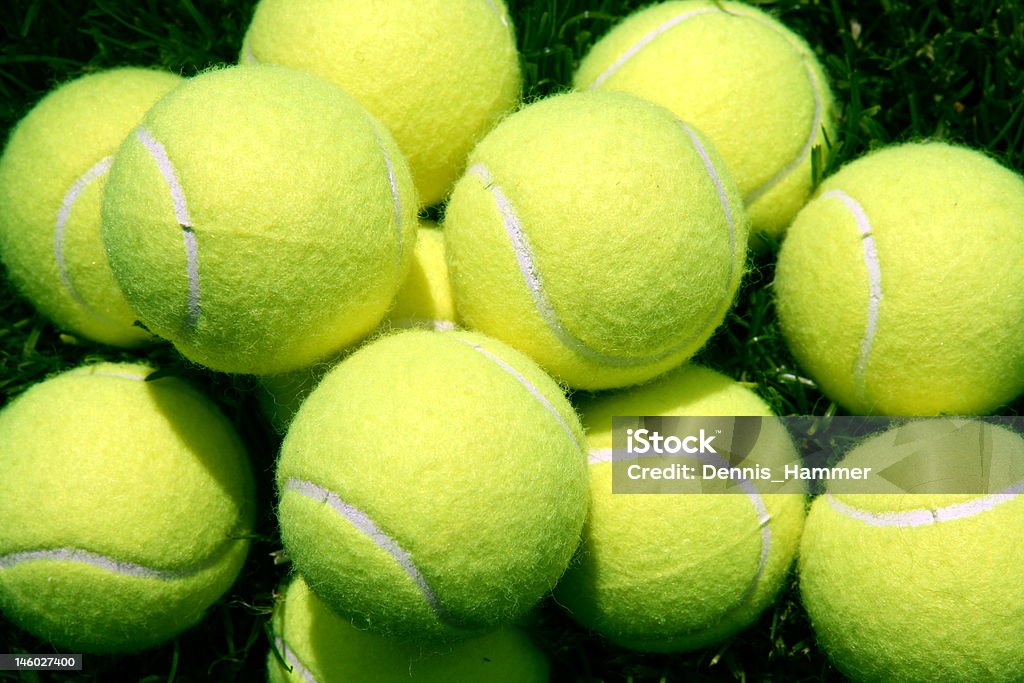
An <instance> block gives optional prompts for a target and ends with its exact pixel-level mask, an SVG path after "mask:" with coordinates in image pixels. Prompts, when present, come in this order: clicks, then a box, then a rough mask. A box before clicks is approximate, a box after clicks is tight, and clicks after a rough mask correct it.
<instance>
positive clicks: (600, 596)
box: [555, 365, 805, 652]
mask: <svg viewBox="0 0 1024 683" xmlns="http://www.w3.org/2000/svg"><path fill="white" fill-rule="evenodd" d="M580 410H581V413H582V419H583V422H584V425H585V426H586V428H587V434H588V447H589V448H590V449H591V451H590V452H591V465H590V473H591V493H590V510H589V515H588V518H587V523H586V526H585V527H584V533H583V542H582V544H581V545H580V549H579V551H578V553H577V556H576V559H575V560H574V562H573V564H572V565H570V567H569V569H568V570H567V571H566V573H565V576H563V578H562V580H561V581H560V582H559V584H558V586H557V588H556V589H555V597H556V599H557V601H558V603H559V604H560V605H562V606H563V607H564V608H565V609H566V610H567V611H568V612H569V614H570V615H572V617H573V618H574V619H576V620H577V621H579V622H580V623H581V624H583V625H584V626H586V627H588V628H591V629H593V630H595V631H597V632H598V633H600V634H602V635H604V636H606V637H607V638H609V639H611V640H613V641H615V642H616V643H618V644H620V645H622V646H624V647H629V648H634V649H638V650H650V651H657V652H674V651H683V650H692V649H696V648H699V647H706V646H708V645H711V644H713V643H716V642H719V641H721V640H724V639H725V638H727V637H729V636H731V635H733V634H735V633H736V632H738V631H740V630H742V629H743V628H745V627H746V626H749V625H750V624H751V623H753V622H754V621H755V620H756V619H757V617H758V616H759V615H760V614H761V613H762V612H763V611H764V610H765V608H767V607H768V606H769V605H770V604H771V603H772V602H773V601H774V600H775V597H776V596H777V595H778V593H779V590H780V589H781V588H782V586H783V584H784V582H785V579H786V576H787V574H788V572H789V568H790V565H791V564H792V562H793V560H794V558H795V555H796V549H797V545H798V543H799V539H800V532H801V528H802V526H803V519H804V504H805V497H804V496H803V495H800V494H765V495H758V496H757V498H758V499H759V500H758V501H756V502H755V501H754V499H753V497H751V496H749V495H746V494H707V493H704V494H701V493H696V492H694V493H677V494H670V493H648V494H626V493H613V492H612V463H611V462H610V461H608V460H599V459H598V458H596V457H595V456H597V455H598V454H599V453H600V452H601V451H606V450H608V449H611V447H612V417H613V416H615V415H622V416H625V415H641V416H642V415H665V416H669V415H682V416H701V415H711V416H728V415H754V416H770V415H771V411H770V410H769V409H768V406H767V405H765V403H764V402H763V401H762V400H761V399H760V397H758V396H757V395H756V394H754V393H753V392H752V391H750V390H749V389H747V388H746V387H743V386H742V385H740V384H739V383H737V382H734V381H733V380H731V379H729V378H728V377H725V376H724V375H721V374H719V373H717V372H714V371H712V370H709V369H707V368H702V367H699V366H695V365H686V366H683V367H682V368H680V369H679V370H676V371H673V372H671V373H669V374H668V375H666V376H664V377H661V378H659V379H657V380H655V381H654V382H651V383H650V384H646V385H643V386H640V387H635V388H632V389H629V390H626V391H622V392H617V393H611V394H606V395H598V396H596V397H593V398H591V399H589V400H584V401H583V402H581V404H580ZM719 436H720V437H721V439H720V440H719V441H718V442H717V443H718V444H723V443H729V442H730V439H729V435H728V434H725V433H723V434H722V435H719ZM723 457H725V458H728V456H727V455H725V456H723ZM797 457H798V456H797V454H796V451H795V449H794V447H793V444H792V442H791V440H790V439H789V437H788V435H787V434H786V433H785V428H784V427H782V425H780V424H778V423H775V422H771V423H765V424H764V425H763V432H762V434H761V435H760V438H759V440H758V443H757V446H756V447H755V448H754V450H753V451H751V452H750V454H749V455H748V456H747V458H746V459H744V460H743V462H742V463H739V465H740V466H751V465H753V464H754V463H759V464H762V465H765V466H769V467H779V466H781V465H783V464H786V463H789V462H792V461H794V460H796V459H797ZM666 460H669V459H666ZM671 460H678V458H674V459H671ZM689 462H690V463H691V464H693V463H695V462H696V461H695V460H689ZM643 463H644V464H650V465H656V464H658V463H657V462H656V460H655V459H654V458H646V459H644V460H643ZM662 464H663V465H665V464H668V463H667V462H664V463H662ZM697 464H698V466H699V464H700V463H697ZM755 483H756V482H755ZM758 506H763V509H758ZM765 513H767V521H766V522H764V523H762V522H763V520H764V518H765ZM765 527H767V530H765Z"/></svg>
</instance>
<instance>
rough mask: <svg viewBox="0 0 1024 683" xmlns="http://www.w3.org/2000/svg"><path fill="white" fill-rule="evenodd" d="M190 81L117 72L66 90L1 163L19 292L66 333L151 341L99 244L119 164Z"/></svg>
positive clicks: (42, 105) (18, 133)
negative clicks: (142, 128) (156, 112)
mask: <svg viewBox="0 0 1024 683" xmlns="http://www.w3.org/2000/svg"><path fill="white" fill-rule="evenodd" d="M181 82H182V79H181V78H180V77H179V76H176V75H174V74H171V73H168V72H164V71H156V70H150V69H137V68H122V69H112V70H110V71H105V72H101V73H98V74H93V75H89V76H84V77H82V78H79V79H77V80H74V81H72V82H70V83H65V84H63V85H61V86H60V87H58V88H57V89H55V90H54V91H52V92H51V93H50V94H49V95H47V96H46V97H44V98H43V99H42V100H41V101H40V102H39V103H38V104H37V105H36V106H35V107H33V109H32V110H31V111H30V112H29V113H28V114H27V115H26V116H25V118H23V119H22V120H21V122H19V123H18V125H17V126H16V127H15V129H14V130H13V131H12V133H11V136H10V139H8V140H7V144H6V146H5V147H4V152H3V156H2V157H0V258H2V259H3V263H4V266H5V267H6V268H7V274H8V277H10V278H11V281H12V282H14V284H15V286H16V287H17V288H18V290H19V291H20V292H21V293H22V294H23V295H24V296H25V297H26V298H28V299H29V300H30V301H31V302H32V303H33V304H34V305H35V306H36V308H38V309H39V310H40V312H42V314H43V315H45V316H46V317H47V318H49V319H50V320H52V321H53V322H54V323H56V324H57V326H58V327H60V328H62V329H66V330H69V331H70V332H72V333H74V334H78V335H81V336H83V337H87V338H89V339H92V340H95V341H99V342H103V343H107V344H113V345H116V346H125V347H132V346H138V345H139V344H142V343H144V342H146V341H147V340H149V339H151V337H150V336H149V335H148V334H146V333H145V331H144V330H142V329H141V328H139V327H135V326H133V325H132V323H134V322H135V313H134V312H133V311H132V309H131V307H130V306H129V305H128V302H127V301H125V299H124V297H123V296H122V295H121V291H120V290H119V289H118V286H117V282H116V281H115V280H114V275H113V273H112V272H111V271H110V266H109V265H108V263H107V257H106V254H105V253H104V252H103V242H102V240H101V239H100V199H101V197H102V194H103V186H104V184H105V183H106V179H107V174H108V171H109V168H110V163H111V157H112V155H113V154H114V152H115V151H116V150H117V147H118V145H120V144H121V141H122V140H124V138H125V137H126V136H127V135H128V134H129V132H131V130H132V128H134V127H135V126H136V125H137V124H138V123H139V121H140V120H142V117H143V115H144V114H145V113H146V110H147V109H149V108H150V107H151V106H152V105H153V103H154V102H156V101H157V100H158V99H160V97H162V96H163V95H164V94H165V93H167V91H169V90H171V89H172V88H174V87H175V86H177V85H179V84H180V83H181Z"/></svg>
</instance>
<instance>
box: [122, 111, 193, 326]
mask: <svg viewBox="0 0 1024 683" xmlns="http://www.w3.org/2000/svg"><path fill="white" fill-rule="evenodd" d="M136 135H137V136H138V138H139V140H140V141H141V142H142V144H143V146H145V148H146V150H147V151H149V154H150V156H152V157H153V159H154V161H156V164H157V166H158V167H159V169H160V175H162V176H163V177H164V181H165V182H166V183H167V187H168V189H169V190H170V192H171V202H172V203H173V204H174V217H175V218H176V219H177V221H178V225H180V226H181V231H182V238H183V240H184V243H185V262H186V265H185V267H186V271H187V275H188V316H187V318H186V320H185V325H186V327H187V329H188V330H194V329H195V328H196V325H197V324H198V323H199V315H200V313H201V307H200V291H199V245H198V244H197V242H196V235H195V231H194V230H193V225H192V217H191V216H190V215H189V213H188V204H187V203H186V201H185V191H184V189H183V188H182V186H181V182H180V180H179V179H178V173H177V171H176V170H175V169H174V164H173V163H171V160H170V157H168V156H167V149H166V148H165V147H164V146H163V144H162V143H161V142H160V141H159V140H157V139H156V138H154V137H153V136H152V135H151V134H150V133H149V131H147V130H146V129H145V128H143V127H142V126H139V127H138V129H137V130H136Z"/></svg>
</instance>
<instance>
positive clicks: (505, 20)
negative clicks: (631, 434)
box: [484, 0, 508, 27]
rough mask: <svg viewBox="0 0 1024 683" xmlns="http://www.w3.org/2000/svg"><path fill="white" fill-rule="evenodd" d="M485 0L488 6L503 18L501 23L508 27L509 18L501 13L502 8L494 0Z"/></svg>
mask: <svg viewBox="0 0 1024 683" xmlns="http://www.w3.org/2000/svg"><path fill="white" fill-rule="evenodd" d="M484 2H486V3H487V6H488V7H490V8H491V10H493V11H494V13H495V14H497V15H498V18H499V19H501V25H502V26H506V27H507V26H508V19H506V18H505V15H504V14H502V13H501V10H499V9H498V6H497V5H495V4H494V1H493V0H484Z"/></svg>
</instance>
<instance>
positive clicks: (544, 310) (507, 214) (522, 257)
mask: <svg viewBox="0 0 1024 683" xmlns="http://www.w3.org/2000/svg"><path fill="white" fill-rule="evenodd" d="M680 123H681V124H682V122H680ZM683 127H684V128H685V124H683ZM691 137H692V135H691ZM697 151H698V152H699V153H700V154H701V155H702V156H703V157H704V160H705V165H706V166H707V167H708V168H709V169H710V171H711V174H712V179H713V180H714V182H715V184H716V185H717V186H718V187H719V190H720V191H724V190H722V187H721V180H720V179H719V177H718V174H717V172H715V171H714V166H713V165H712V164H711V162H710V159H708V158H707V153H706V152H705V151H704V148H703V147H702V146H700V144H699V143H698V144H697ZM469 173H472V174H473V175H475V176H476V177H477V178H478V179H479V180H480V182H481V183H483V185H484V189H486V190H488V191H489V192H490V193H491V196H492V197H494V203H495V204H496V205H497V207H498V212H499V213H500V214H501V221H502V225H503V226H504V228H505V233H506V234H507V236H508V239H509V242H510V243H511V245H512V251H513V252H514V253H515V256H516V263H517V264H518V266H519V272H520V273H521V274H522V276H523V281H524V283H525V284H526V289H527V291H529V293H530V297H531V298H532V299H533V305H534V308H535V309H536V311H537V313H538V315H540V317H541V319H542V320H543V321H544V324H545V325H547V327H548V329H549V330H550V331H551V332H552V334H554V335H555V337H557V338H558V340H559V341H560V342H562V344H564V345H565V346H567V347H568V348H570V349H572V351H574V352H575V353H577V354H578V355H580V356H583V357H585V358H589V359H592V360H596V361H598V362H600V363H603V364H605V365H610V366H613V367H631V366H636V365H645V364H647V363H654V362H657V361H659V360H661V359H663V358H666V357H668V356H671V355H672V354H674V353H677V352H678V351H679V350H680V349H683V348H685V347H686V346H688V345H689V344H691V343H692V342H693V340H694V339H696V338H697V337H698V336H699V335H701V334H703V332H704V331H705V330H706V329H707V327H708V325H710V324H711V322H712V321H713V320H714V319H715V317H716V316H717V315H718V313H719V312H720V311H721V308H722V303H720V304H719V306H718V307H717V308H716V309H715V310H714V311H713V312H712V314H711V315H710V316H709V317H708V320H707V321H706V322H705V323H704V324H703V325H702V326H701V327H700V328H699V329H698V330H697V331H696V332H694V333H693V334H691V335H690V336H688V337H687V338H686V339H684V340H683V341H682V342H680V343H679V344H676V345H675V346H673V347H671V348H669V349H666V350H665V351H662V352H660V353H656V354H652V355H650V356H644V357H639V358H622V357H619V356H609V355H607V354H604V353H601V352H599V351H597V350H595V349H592V348H590V347H589V346H587V345H586V344H585V343H584V342H583V341H582V340H580V339H579V338H577V337H576V336H575V335H573V334H572V333H571V332H569V331H568V330H567V329H565V326H564V325H562V322H561V320H560V319H559V318H558V314H557V313H555V310H554V308H553V307H552V306H551V303H550V302H549V301H548V299H547V295H546V294H545V293H544V281H543V278H542V276H541V274H540V270H539V269H538V268H537V266H536V264H535V263H534V262H533V251H532V249H531V248H530V244H529V241H528V240H527V238H526V234H525V232H524V231H523V228H522V225H521V223H520V220H519V216H518V215H517V214H516V212H515V209H514V208H513V207H512V203H511V202H510V201H509V199H508V196H507V195H506V194H505V192H504V191H503V190H502V189H501V186H499V185H498V184H497V183H496V182H495V181H494V179H493V178H492V177H491V173H490V171H489V170H488V168H487V166H485V165H484V164H482V163H477V164H474V165H473V166H472V167H471V168H470V169H469ZM720 196H721V197H722V201H723V202H724V203H723V207H724V209H725V212H726V218H727V219H728V221H729V233H730V238H729V239H730V244H731V252H732V257H731V259H730V262H729V279H728V280H727V282H726V291H725V294H724V295H723V303H728V296H727V294H728V283H729V282H731V281H732V274H733V260H734V259H735V253H736V246H735V243H736V236H735V230H734V228H733V224H732V213H731V210H730V209H729V205H728V201H726V200H725V198H724V196H722V195H720Z"/></svg>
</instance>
